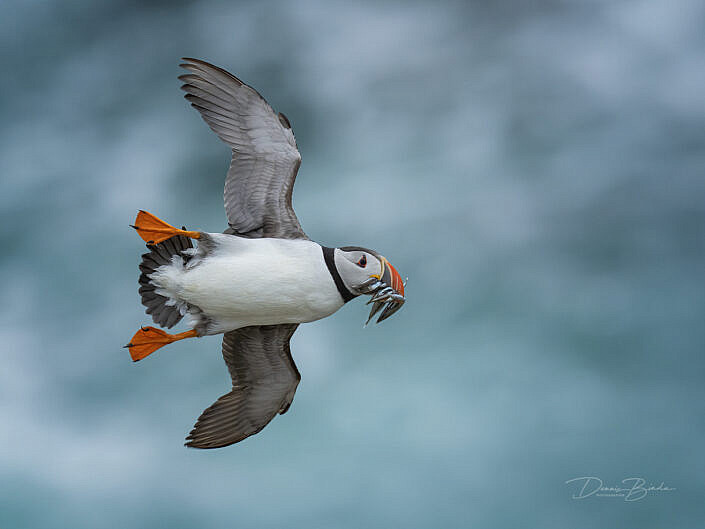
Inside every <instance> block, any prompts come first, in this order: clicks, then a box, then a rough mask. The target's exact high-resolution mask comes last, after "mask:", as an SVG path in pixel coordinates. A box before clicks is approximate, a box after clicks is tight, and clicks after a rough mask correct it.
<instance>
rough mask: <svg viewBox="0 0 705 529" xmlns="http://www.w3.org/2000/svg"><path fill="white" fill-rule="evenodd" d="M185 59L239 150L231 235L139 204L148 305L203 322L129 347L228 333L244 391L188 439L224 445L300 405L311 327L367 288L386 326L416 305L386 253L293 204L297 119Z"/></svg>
mask: <svg viewBox="0 0 705 529" xmlns="http://www.w3.org/2000/svg"><path fill="white" fill-rule="evenodd" d="M183 61H184V62H183V64H181V65H180V66H181V67H182V68H184V69H185V70H187V71H188V73H187V74H184V75H181V76H179V79H180V80H181V81H182V82H183V83H184V84H183V85H182V86H181V89H182V90H184V91H185V92H186V95H185V98H186V99H187V100H188V101H189V102H190V103H191V106H192V107H193V108H195V109H196V110H198V112H199V113H200V114H201V117H202V118H203V119H204V120H205V122H206V123H207V124H208V125H209V126H210V128H211V129H212V130H213V132H215V133H216V134H217V135H218V137H219V138H220V139H221V140H222V141H224V142H225V143H226V144H227V145H228V146H229V147H230V148H231V149H232V159H231V162H230V169H229V170H228V174H227V177H226V179H225V192H224V199H225V213H226V215H227V218H228V225H229V226H228V228H227V229H226V230H225V231H224V232H223V233H209V232H205V231H191V230H187V229H186V228H185V227H183V228H182V229H178V228H176V227H174V226H172V225H170V224H168V223H167V222H164V221H162V220H160V219H159V218H157V217H156V216H154V215H152V214H151V213H148V212H146V211H139V213H138V214H137V219H136V220H135V223H134V225H132V227H133V228H134V229H135V230H137V233H138V234H139V235H140V237H142V239H143V240H144V241H145V242H146V243H147V248H148V250H149V251H148V252H147V253H145V254H144V255H142V262H141V264H140V266H139V268H140V272H141V273H140V277H139V285H140V287H139V293H140V295H141V298H142V304H143V305H144V306H145V307H146V313H147V314H150V315H151V316H152V319H153V320H154V323H156V324H158V325H159V326H161V327H165V328H167V329H169V328H171V327H173V326H174V325H176V324H177V323H178V322H179V321H180V320H181V319H182V318H183V317H184V316H186V318H187V322H188V323H189V326H190V327H191V329H190V330H188V331H185V332H182V333H178V334H169V333H167V332H166V331H163V330H161V329H158V328H156V327H141V328H140V329H139V330H138V331H137V332H136V333H135V335H134V336H133V337H132V339H131V340H130V342H129V343H128V344H127V345H126V346H125V347H126V348H128V349H129V351H130V355H131V357H132V360H133V361H135V362H136V361H138V360H142V359H143V358H145V357H146V356H148V355H149V354H151V353H153V352H154V351H156V350H157V349H159V348H160V347H162V346H164V345H166V344H169V343H172V342H175V341H177V340H182V339H184V338H194V337H203V336H209V335H213V334H223V344H222V352H223V358H224V359H225V364H226V365H227V367H228V370H229V371H230V376H231V377H232V383H233V387H232V390H231V391H230V392H229V393H226V394H225V395H223V396H221V397H220V398H219V399H218V400H216V401H215V403H213V404H212V405H211V406H210V407H209V408H207V409H206V410H205V411H204V412H203V413H202V414H201V416H200V417H199V418H198V420H197V422H196V424H195V426H194V428H193V429H192V430H191V432H190V434H189V435H188V437H187V438H186V443H185V444H186V446H189V447H194V448H219V447H224V446H228V445H231V444H233V443H237V442H239V441H242V440H243V439H245V438H247V437H249V436H251V435H254V434H256V433H258V432H259V431H260V430H262V428H264V427H265V426H266V425H267V424H268V423H269V422H270V421H271V420H272V419H273V418H274V416H275V415H276V414H277V413H279V414H282V413H285V412H286V411H287V410H288V409H289V406H291V402H292V400H293V398H294V393H295V392H296V388H297V386H298V384H299V381H300V379H301V376H300V375H299V371H298V369H297V368H296V364H295V363H294V360H293V358H292V356H291V350H290V348H289V340H290V339H291V336H292V335H293V334H294V332H295V331H296V328H297V327H298V326H299V324H301V323H306V322H311V321H316V320H320V319H321V318H325V317H327V316H330V315H331V314H333V313H334V312H336V311H337V310H338V309H340V308H341V307H342V306H343V305H344V304H345V303H347V302H348V301H350V300H352V299H354V298H356V297H357V296H360V295H370V296H371V298H370V300H369V301H368V304H369V303H371V304H372V308H371V311H370V314H369V317H368V319H367V322H368V323H369V321H370V320H371V319H372V318H373V317H374V316H375V315H376V314H377V313H380V315H379V317H378V319H377V323H379V322H381V321H383V320H385V319H387V318H389V317H390V316H391V315H392V314H394V313H395V312H396V311H398V310H399V309H400V308H401V307H402V305H403V304H404V302H405V297H404V282H403V281H402V279H401V276H400V275H399V273H398V272H397V270H396V269H395V268H394V267H393V266H392V265H391V264H390V262H389V261H388V260H387V259H386V258H385V257H383V256H382V255H381V254H380V253H378V252H376V251H374V250H369V249H367V248H363V247H359V246H344V247H340V248H329V247H326V246H322V245H320V244H318V243H317V242H314V241H312V240H311V239H309V238H308V237H307V236H306V234H305V233H304V231H303V230H302V229H301V226H300V224H299V221H298V219H297V218H296V214H295V213H294V209H293V207H292V202H291V195H292V190H293V187H294V180H295V179H296V173H297V171H298V169H299V166H300V165H301V155H300V154H299V151H298V148H297V146H296V140H295V139H294V133H293V131H292V129H291V124H290V123H289V120H288V119H287V118H286V116H284V114H282V113H281V112H280V113H277V112H275V111H274V110H273V109H272V107H271V106H269V104H268V103H267V102H266V101H265V100H264V98H263V97H262V96H261V95H260V94H259V93H258V92H257V91H256V90H255V89H254V88H252V87H250V86H248V85H246V84H245V83H243V82H242V81H241V80H240V79H238V78H237V77H235V76H234V75H232V74H230V73H229V72H227V71H225V70H223V69H222V68H219V67H217V66H214V65H212V64H209V63H207V62H205V61H202V60H199V59H192V58H184V59H183ZM194 242H195V244H194ZM380 311H381V312H380Z"/></svg>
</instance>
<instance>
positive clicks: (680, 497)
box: [0, 0, 705, 529]
mask: <svg viewBox="0 0 705 529" xmlns="http://www.w3.org/2000/svg"><path fill="white" fill-rule="evenodd" d="M704 17H705V8H704V7H703V4H702V2H697V1H687V0H684V1H682V2H676V3H673V2H665V1H664V2H658V1H634V2H613V1H610V2H606V1H605V2H599V1H584V2H579V1H574V2H571V1H565V2H561V1H552V2H543V3H536V2H532V3H527V2H519V1H499V2H479V1H478V2H464V3H461V2H458V3H430V2H429V3H416V2H411V3H402V2H369V3H367V2H362V3H357V4H354V3H352V2H323V1H318V0H311V1H307V2H302V3H298V2H297V3H295V4H294V3H290V2H284V1H274V2H260V3H257V4H254V3H253V4H242V5H240V4H238V3H234V2H226V1H217V0H206V1H202V2H198V3H188V2H182V3H173V2H163V3H161V4H160V3H151V4H148V5H147V4H146V3H140V2H126V3H119V2H100V3H98V2H89V1H87V0H84V1H76V2H36V1H28V2H20V1H8V0H5V1H4V2H1V3H0V58H1V59H2V61H1V64H2V67H3V81H2V88H1V89H0V91H1V93H2V97H1V98H0V115H1V117H2V121H1V122H2V127H1V128H0V182H1V186H2V187H1V193H0V238H1V242H2V256H1V257H0V273H1V274H2V275H1V277H2V291H3V293H2V296H1V299H2V301H3V303H2V307H1V308H0V311H1V317H0V333H1V338H2V346H1V351H2V355H1V359H2V366H1V367H0V423H1V424H2V428H1V433H0V527H2V528H3V529H5V528H39V527H42V528H45V527H46V528H49V527H61V528H63V527H72V528H84V527H85V528H91V529H101V528H125V527H130V528H137V527H169V528H179V527H199V528H211V527H214V528H215V527H270V528H281V527H301V528H330V527H344V528H360V527H385V528H386V527H404V528H409V529H411V528H417V527H418V528H461V527H543V528H549V527H555V528H565V527H571V528H594V527H640V528H675V527H678V528H687V527H693V528H695V527H703V523H704V522H705V501H703V500H704V499H705V477H704V476H705V473H704V472H703V471H704V470H705V455H704V454H703V436H704V435H705V387H704V384H703V382H705V330H704V325H705V281H703V270H704V266H703V265H704V264H705V238H704V237H705V178H704V176H705V175H704V168H705V132H704V131H705V103H704V99H703V98H704V93H705V33H703V31H702V21H703V19H704ZM181 56H193V57H202V58H204V59H207V60H209V61H212V62H214V63H216V64H219V65H221V66H223V67H226V68H227V69H229V70H231V71H232V72H233V73H235V74H236V75H238V76H240V77H241V78H242V79H244V80H245V81H246V82H248V83H250V84H252V85H253V86H255V87H256V88H257V89H258V90H260V92H261V93H262V94H263V95H264V96H265V97H266V98H267V99H268V100H269V101H270V103H271V104H272V105H273V106H274V107H275V108H276V109H278V110H282V111H284V112H285V113H286V114H287V116H288V117H289V118H290V120H291V122H292V124H293V127H294V131H295V133H296V137H297V140H298V144H299V148H300V150H301V153H302V156H303V165H302V167H301V170H300V172H299V179H298V182H297V187H296V191H295V194H294V203H295V207H296V210H297V213H298V215H299V218H300V219H301V222H302V224H303V226H304V228H305V230H306V231H307V233H308V234H309V235H310V236H311V237H312V238H313V239H315V240H317V241H319V242H321V243H324V244H327V245H345V244H360V245H364V246H368V247H371V248H375V249H378V250H379V251H381V252H382V253H384V254H385V255H387V256H388V257H389V258H390V260H391V261H392V262H393V263H394V265H395V266H396V267H397V268H398V269H399V270H400V271H401V272H402V274H404V275H408V276H409V284H408V287H407V293H408V302H407V304H406V306H405V307H404V309H403V310H402V311H401V312H399V313H398V314H397V315H396V316H394V317H393V318H391V319H390V320H388V321H387V322H385V323H384V324H383V325H380V326H373V327H370V328H367V329H363V328H362V322H363V321H364V318H365V316H366V310H365V309H364V308H363V306H362V303H361V302H360V301H357V302H355V303H351V304H350V305H349V306H346V307H345V308H344V309H343V310H341V311H340V313H339V314H336V315H335V316H334V317H332V318H329V319H327V320H324V321H321V322H317V323H314V324H309V325H304V326H302V327H301V328H300V329H299V331H298V332H297V334H296V335H295V337H294V339H293V342H292V349H293V352H294V358H295V360H296V362H297V364H298V366H299V369H300V371H301V373H302V376H303V380H302V382H301V385H300V386H299V389H298V392H297V394H296V398H295V400H294V404H293V406H292V408H291V410H290V411H289V413H287V414H286V415H284V416H281V417H278V418H276V419H275V420H274V421H273V422H272V424H270V425H269V426H268V427H267V428H266V429H265V430H264V431H263V432H262V433H260V434H259V435H257V436H255V437H253V438H251V439H248V440H246V441H245V442H243V443H241V444H239V445H236V446H234V447H230V448H227V449H224V450H218V451H196V450H189V449H186V448H184V447H183V446H182V442H183V437H184V435H185V434H186V433H187V432H188V431H189V429H190V428H191V425H192V424H193V422H194V420H195V419H196V417H197V416H198V415H199V413H200V412H201V410H202V409H203V408H205V407H206V406H208V405H209V404H210V403H211V402H212V401H213V400H215V398H216V397H217V396H219V395H221V394H222V393H225V392H226V391H227V390H228V384H229V379H228V375H227V371H226V370H225V368H224V366H223V361H222V358H221V355H220V340H219V339H218V338H207V339H203V340H197V341H195V340H194V341H191V342H189V343H187V342H184V343H180V344H177V345H173V346H171V347H169V348H167V349H164V350H162V351H159V353H157V354H155V355H154V356H153V357H150V358H149V359H147V360H145V361H144V362H141V363H139V364H132V363H131V362H130V361H129V357H128V354H127V352H126V351H125V350H123V349H121V347H120V346H122V345H123V344H124V343H126V341H127V340H128V339H129V337H130V336H131V335H132V333H133V332H134V331H135V329H136V327H137V326H138V325H140V324H146V323H149V320H148V318H147V316H146V315H144V314H143V312H142V308H141V306H140V304H139V297H138V295H137V276H138V271H137V264H138V261H139V255H140V253H141V252H142V245H141V243H140V240H139V239H138V238H137V237H136V236H135V234H134V232H133V231H132V230H130V229H129V228H128V227H127V225H128V224H129V223H130V222H131V221H132V220H133V216H134V214H135V212H136V210H137V209H139V208H143V209H147V210H150V211H153V212H154V213H156V214H158V215H159V216H162V217H163V218H165V219H167V220H169V221H171V222H173V223H175V224H179V225H181V224H186V225H187V226H189V227H193V228H202V229H206V230H211V231H219V230H221V229H223V228H224V227H225V216H224V212H223V210H222V187H223V178H224V175H225V171H226V169H227V166H228V162H229V153H228V149H227V147H225V146H224V145H223V144H221V143H219V141H218V140H217V138H216V137H215V136H214V135H213V134H212V133H211V132H210V131H209V130H208V128H207V127H206V125H205V124H204V123H202V122H201V120H200V118H199V117H198V115H197V113H196V112H194V111H193V110H191V109H190V108H189V107H188V105H187V104H186V102H185V101H184V100H183V99H182V98H181V92H180V91H179V90H178V86H179V83H178V81H177V80H176V76H177V75H179V73H180V72H179V68H178V66H177V65H178V62H179V60H178V59H179V57H181ZM587 476H594V477H599V478H601V479H602V480H603V481H604V484H605V486H618V485H620V482H621V480H623V479H626V478H629V477H642V478H644V479H645V480H646V481H647V483H654V484H655V485H658V484H659V483H661V482H664V483H665V486H667V487H671V488H675V490H672V491H661V492H656V493H650V494H649V495H647V497H645V498H644V499H642V500H640V501H633V502H626V501H624V500H623V499H622V498H613V497H596V496H591V497H589V498H584V499H572V496H573V495H575V494H576V493H577V492H578V491H577V487H576V486H575V485H574V484H566V483H565V482H566V481H567V480H570V479H572V478H576V477H587Z"/></svg>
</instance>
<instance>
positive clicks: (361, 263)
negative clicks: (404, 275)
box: [335, 246, 406, 325]
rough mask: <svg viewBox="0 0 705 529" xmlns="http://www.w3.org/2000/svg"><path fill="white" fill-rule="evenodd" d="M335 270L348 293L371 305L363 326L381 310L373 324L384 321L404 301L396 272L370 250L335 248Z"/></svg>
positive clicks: (400, 283) (382, 258) (350, 247)
mask: <svg viewBox="0 0 705 529" xmlns="http://www.w3.org/2000/svg"><path fill="white" fill-rule="evenodd" d="M335 266H336V268H337V269H338V273H339V274H340V278H341V279H342V280H343V283H345V286H346V287H347V288H348V290H350V292H352V293H353V294H355V295H361V294H366V295H370V296H371V298H370V300H369V301H368V302H367V304H368V305H369V304H370V303H372V304H373V305H372V310H371V311H370V316H369V318H367V323H369V322H370V320H371V319H372V317H373V316H374V315H375V314H377V313H378V312H379V311H380V310H382V309H383V308H384V310H382V313H381V314H380V316H379V318H378V319H377V323H379V322H381V321H384V320H386V319H387V318H389V317H390V316H391V315H392V314H394V313H395V312H396V311H398V310H399V309H400V308H401V306H402V305H403V304H404V302H405V301H406V299H405V298H404V282H403V281H402V279H401V276H400V275H399V272H397V270H396V269H395V268H394V267H393V266H392V264H391V263H390V262H389V261H387V259H386V258H385V257H383V256H382V255H380V254H378V253H377V252H375V251H374V250H368V249H367V248H360V247H359V246H344V247H342V248H336V251H335ZM367 323H366V324H367ZM366 324H365V325H366Z"/></svg>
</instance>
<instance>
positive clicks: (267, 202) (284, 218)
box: [179, 58, 308, 239]
mask: <svg viewBox="0 0 705 529" xmlns="http://www.w3.org/2000/svg"><path fill="white" fill-rule="evenodd" d="M183 60H184V61H186V62H185V63H184V64H182V65H181V67H182V68H185V69H186V70H188V71H189V72H191V73H189V74H185V75H182V76H180V77H179V79H181V80H182V81H183V82H184V85H183V86H182V87H181V88H182V89H183V90H184V91H186V92H187V93H186V96H185V97H186V99H188V100H189V101H190V102H191V105H192V106H193V107H194V108H195V109H196V110H198V111H199V112H200V113H201V117H202V118H203V119H204V120H205V122H206V123H208V125H209V126H210V128H211V129H212V130H213V132H215V133H216V134H217V135H218V137H219V138H220V139H221V140H223V141H224V142H225V143H227V144H228V145H229V146H230V147H231V148H232V150H233V157H232V160H231V161H230V169H229V170H228V176H227V178H226V180H225V213H226V215H227V216H228V223H229V224H230V229H229V230H228V231H226V233H232V234H235V235H241V236H244V237H251V238H259V237H278V238H283V239H307V238H308V237H307V236H306V234H305V233H304V231H303V230H302V229H301V225H300V224H299V220H298V219H297V218H296V214H295V213H294V208H293V206H292V204H291V193H292V191H293V189H294V180H296V173H297V171H298V170H299V165H301V155H300V154H299V150H298V149H297V148H296V140H295V139H294V133H293V131H292V130H291V125H290V123H289V120H288V119H287V118H286V116H284V114H281V113H280V114H277V113H275V112H274V110H272V107H270V106H269V104H268V103H267V102H266V101H265V100H264V98H263V97H262V96H261V95H259V94H258V93H257V91H256V90H255V89H254V88H251V87H250V86H247V85H246V84H245V83H243V82H242V81H240V79H238V78H237V77H235V76H234V75H232V74H230V73H228V72H226V71H225V70H223V69H221V68H218V67H217V66H213V65H212V64H209V63H207V62H204V61H201V60H198V59H189V58H184V59H183Z"/></svg>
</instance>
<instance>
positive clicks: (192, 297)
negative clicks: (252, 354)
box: [151, 233, 343, 334]
mask: <svg viewBox="0 0 705 529" xmlns="http://www.w3.org/2000/svg"><path fill="white" fill-rule="evenodd" d="M209 235H210V237H212V239H213V240H214V242H215V243H216V247H215V250H214V251H213V252H212V253H210V254H209V255H208V256H207V257H205V258H203V259H202V260H201V261H200V262H198V264H197V265H196V266H194V267H191V268H188V267H187V268H186V269H184V268H183V267H182V266H179V265H178V263H175V264H173V265H170V266H168V267H162V269H160V270H159V271H158V272H157V273H155V274H154V275H153V276H152V278H151V279H152V280H153V281H154V282H155V283H156V284H158V285H159V286H160V288H161V289H162V290H164V291H165V292H166V293H168V295H169V297H170V298H172V299H173V300H174V301H175V302H176V303H183V302H186V303H188V304H190V305H195V306H196V307H198V308H199V309H200V310H201V311H202V312H203V313H204V315H205V316H207V317H208V318H209V319H210V320H211V324H210V325H209V327H208V334H216V333H219V332H224V331H230V330H234V329H238V328H240V327H246V326H249V325H274V324H278V323H304V322H309V321H314V320H318V319H321V318H325V317H326V316H329V315H331V314H333V313H334V312H335V311H336V310H338V309H339V308H340V307H342V306H343V300H342V298H341V296H340V294H339V293H338V290H337V289H336V287H335V283H334V282H333V279H332V277H331V275H330V272H329V271H328V268H327V267H326V264H325V261H324V260H323V252H322V250H321V247H320V245H318V244H316V243H314V242H312V241H307V240H285V239H245V238H240V237H233V236H231V235H222V234H214V233H212V234H209Z"/></svg>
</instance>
